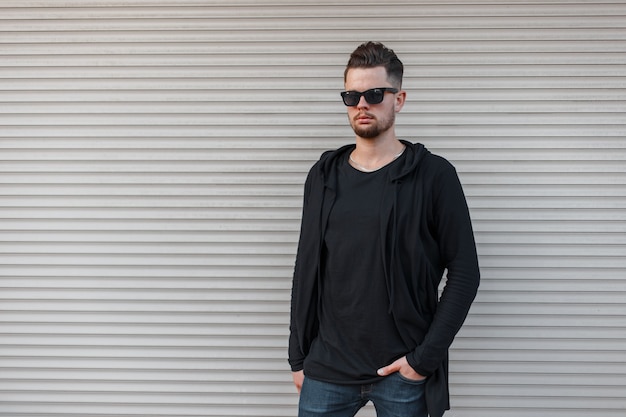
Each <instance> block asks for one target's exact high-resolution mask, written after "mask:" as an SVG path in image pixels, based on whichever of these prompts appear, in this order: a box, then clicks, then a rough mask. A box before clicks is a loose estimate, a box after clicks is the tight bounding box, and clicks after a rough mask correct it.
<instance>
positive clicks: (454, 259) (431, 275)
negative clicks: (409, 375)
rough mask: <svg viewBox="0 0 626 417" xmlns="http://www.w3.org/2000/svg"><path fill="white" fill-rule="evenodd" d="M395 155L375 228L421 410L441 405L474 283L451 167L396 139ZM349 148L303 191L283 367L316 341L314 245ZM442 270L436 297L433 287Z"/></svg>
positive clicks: (439, 409) (474, 266)
mask: <svg viewBox="0 0 626 417" xmlns="http://www.w3.org/2000/svg"><path fill="white" fill-rule="evenodd" d="M403 144H404V145H406V147H407V148H406V151H405V154H406V155H405V157H404V158H403V159H402V161H400V162H401V163H398V164H394V165H393V166H391V167H390V168H391V169H390V170H389V172H388V174H389V183H390V185H391V186H390V187H387V193H388V195H386V196H383V198H382V200H383V201H382V214H381V219H380V220H381V222H380V233H381V242H382V245H383V255H384V256H383V258H384V259H383V263H384V268H385V280H386V282H387V290H388V297H389V311H390V313H391V314H392V315H393V318H394V321H395V323H396V326H397V329H398V331H399V333H400V335H401V337H402V338H403V340H404V343H405V344H406V345H407V346H413V347H414V349H413V350H412V351H411V352H407V360H408V362H409V364H410V365H411V366H412V367H413V368H414V369H415V371H416V372H418V373H419V374H421V375H425V376H428V380H427V382H426V402H427V406H428V411H429V414H430V415H431V416H432V417H440V416H442V415H443V413H444V411H445V410H447V409H449V395H448V382H447V379H448V377H447V364H448V359H447V357H448V348H449V347H450V345H451V344H452V341H453V340H454V337H455V335H456V334H457V332H458V331H459V329H460V328H461V325H462V324H463V321H464V320H465V317H466V316H467V313H468V311H469V308H470V305H471V303H472V301H473V300H474V297H475V296H476V292H477V289H478V285H479V280H480V272H479V268H478V259H477V255H476V245H475V243H474V234H473V231H472V225H471V220H470V216H469V211H468V208H467V203H466V201H465V196H464V194H463V190H462V188H461V184H460V182H459V179H458V176H457V174H456V170H455V169H454V167H453V166H452V165H451V164H450V163H449V162H448V161H446V160H445V159H443V158H441V157H439V156H436V155H434V154H432V153H430V152H429V151H428V150H426V148H425V147H424V146H423V145H421V144H412V143H409V142H406V141H403ZM354 148H355V145H347V146H344V147H342V148H339V149H337V150H335V151H328V152H325V153H324V154H323V155H322V157H321V158H320V160H319V161H318V162H317V163H316V164H315V165H314V166H313V167H312V168H311V170H310V172H309V175H308V177H307V180H306V183H305V189H304V207H303V213H302V225H301V230H300V241H299V245H298V253H297V256H296V263H295V270H294V277H293V287H292V299H291V326H290V330H291V335H290V339H289V363H290V365H291V368H292V370H293V371H299V370H301V369H302V367H303V362H304V358H305V357H306V355H307V353H308V351H309V348H310V346H311V342H312V341H313V340H314V339H315V337H316V336H317V326H318V320H317V311H318V305H319V302H320V300H319V296H320V293H319V291H318V290H319V285H318V283H319V282H320V280H321V276H320V274H321V272H322V269H321V268H320V264H321V248H322V244H323V242H324V233H325V228H326V224H327V221H328V216H329V214H330V211H331V209H332V205H333V202H334V199H335V190H336V181H337V167H338V165H339V164H338V161H340V160H341V158H345V157H346V154H349V153H350V152H352V151H353V150H354ZM446 269H447V282H446V286H445V288H444V291H443V293H442V296H441V299H439V294H438V287H439V283H440V281H441V279H442V277H443V274H444V271H445V270H446Z"/></svg>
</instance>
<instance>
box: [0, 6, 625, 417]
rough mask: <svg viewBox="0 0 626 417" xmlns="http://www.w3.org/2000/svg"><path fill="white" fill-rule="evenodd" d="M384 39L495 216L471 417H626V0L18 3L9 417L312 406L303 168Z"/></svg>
mask: <svg viewBox="0 0 626 417" xmlns="http://www.w3.org/2000/svg"><path fill="white" fill-rule="evenodd" d="M365 40H380V41H383V42H385V43H386V44H388V45H389V46H391V47H392V48H394V49H395V50H396V51H397V52H398V54H399V55H400V56H401V58H402V59H403V61H404V62H405V64H406V67H407V69H406V80H405V87H406V88H407V90H408V94H409V102H408V103H407V105H406V106H405V109H404V111H403V113H402V114H401V115H400V117H399V119H398V123H399V125H400V128H399V133H400V134H401V135H402V137H404V138H408V139H412V140H414V141H420V142H423V143H425V144H426V145H427V146H428V147H429V148H430V149H431V150H432V151H434V152H436V153H439V154H441V155H443V156H445V157H447V158H448V159H450V160H451V161H452V162H453V163H454V164H455V165H456V166H457V168H458V170H459V173H460V177H461V180H462V181H463V183H464V185H465V190H466V194H467V196H468V199H469V203H470V206H471V210H472V216H473V219H474V223H475V229H476V237H477V240H478V243H479V253H480V257H481V265H482V269H483V277H484V278H483V283H482V286H481V289H480V294H479V297H478V299H477V302H476V303H475V305H474V307H473V310H472V314H471V316H470V317H469V319H468V322H467V324H466V326H465V327H464V329H463V330H462V331H461V334H460V335H459V338H458V339H457V341H456V342H455V345H454V349H453V351H452V371H453V373H452V375H451V382H452V393H453V398H452V405H453V410H452V411H451V412H450V413H449V415H450V416H457V417H479V416H480V417H517V416H528V415H535V416H548V415H549V416H552V417H559V416H563V417H565V416H567V417H588V416H590V415H593V416H595V417H617V416H623V414H624V411H625V410H626V399H625V395H624V393H625V392H626V351H625V346H626V257H625V256H624V255H626V210H625V209H626V54H625V52H626V4H625V2H623V1H604V2H593V1H582V0H580V1H576V0H572V1H563V0H554V1H550V2H537V1H535V2H528V1H493V0H485V1H481V2H473V1H450V2H445V3H441V4H440V3H437V2H428V1H412V2H408V1H403V0H397V1H394V2H392V3H389V2H383V1H369V0H367V1H363V0H361V1H352V0H344V1H326V2H323V3H315V4H313V3H312V2H306V1H294V2H283V1H280V0H273V1H271V0H268V1H261V0H259V1H244V0H238V1H225V0H224V1H215V0H214V1H184V0H179V1H177V0H171V1H162V0H150V1H140V0H129V1H121V0H119V1H115V0H111V1H104V0H101V1H100V0H85V1H78V0H65V1H53V0H38V1H35V0H32V1H31V0H25V1H18V0H0V415H2V416H11V417H26V416H29V417H32V416H38V417H41V416H56V417H59V416H68V417H69V416H81V417H91V416H94V417H95V416H98V417H104V416H156V415H158V416H164V417H165V416H172V417H173V416H176V417H183V416H293V415H295V414H296V412H295V404H296V401H297V397H296V395H295V394H294V389H293V387H292V385H291V379H290V374H289V371H288V367H287V364H286V343H287V324H288V309H289V292H290V286H291V282H290V277H291V271H292V265H293V257H294V252H295V243H296V239H297V234H298V226H299V216H300V205H301V195H302V183H303V181H304V176H305V174H306V171H307V170H308V168H309V167H310V165H311V164H312V163H313V161H314V160H315V159H316V158H317V157H318V156H319V154H320V153H321V152H322V151H323V150H325V149H329V148H334V147H337V146H339V145H341V144H344V143H348V142H351V141H352V132H351V131H350V129H349V127H348V124H347V121H346V120H345V115H344V111H345V110H344V108H343V105H342V104H341V103H340V100H339V96H338V91H339V90H341V88H342V78H341V77H342V72H343V66H344V64H345V62H346V60H347V57H348V54H349V53H350V52H351V51H352V50H353V49H354V48H355V47H356V46H357V45H358V44H359V43H360V42H362V41H365ZM360 415H363V416H364V415H373V413H372V410H371V409H369V410H364V412H362V413H361V414H360Z"/></svg>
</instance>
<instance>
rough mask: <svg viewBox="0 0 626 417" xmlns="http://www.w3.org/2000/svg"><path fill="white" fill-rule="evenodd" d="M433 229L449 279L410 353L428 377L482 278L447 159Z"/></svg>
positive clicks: (439, 180)
mask: <svg viewBox="0 0 626 417" xmlns="http://www.w3.org/2000/svg"><path fill="white" fill-rule="evenodd" d="M432 195H433V200H432V204H433V219H434V230H435V232H436V239H437V242H438V247H439V258H440V259H441V261H442V265H441V267H442V268H446V269H447V271H448V272H447V282H446V285H445V288H444V290H443V293H442V295H441V298H440V300H439V303H438V305H437V309H436V312H435V315H434V317H433V321H432V323H431V325H430V327H429V329H428V332H427V333H426V336H425V338H424V341H423V342H422V343H421V344H420V345H419V346H418V347H417V348H416V349H415V351H414V352H412V353H411V354H409V355H407V360H408V362H409V364H410V365H411V366H412V367H413V368H414V369H415V370H416V371H417V372H418V373H420V374H422V375H425V376H429V375H431V374H433V373H434V372H435V371H436V370H437V368H439V366H440V365H441V364H442V363H443V362H444V360H445V358H446V357H447V353H448V349H449V347H450V345H451V344H452V342H453V340H454V337H455V336H456V334H457V332H458V331H459V330H460V328H461V326H462V324H463V322H464V321H465V318H466V317H467V313H468V311H469V309H470V306H471V304H472V302H473V300H474V298H475V296H476V293H477V290H478V285H479V281H480V271H479V267H478V257H477V254H476V244H475V242H474V233H473V230H472V224H471V219H470V215H469V210H468V207H467V203H466V200H465V195H464V193H463V189H462V187H461V183H460V181H459V179H458V176H457V173H456V170H455V169H454V167H453V166H452V165H450V164H449V163H448V162H447V161H446V163H445V164H444V166H443V169H441V170H440V171H439V173H438V174H437V175H436V176H435V180H434V184H433V193H432Z"/></svg>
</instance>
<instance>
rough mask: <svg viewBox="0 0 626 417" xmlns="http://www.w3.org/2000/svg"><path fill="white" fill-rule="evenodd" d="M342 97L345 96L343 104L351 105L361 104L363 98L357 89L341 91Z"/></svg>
mask: <svg viewBox="0 0 626 417" xmlns="http://www.w3.org/2000/svg"><path fill="white" fill-rule="evenodd" d="M341 97H342V98H343V104H345V105H346V106H351V107H352V106H356V105H357V104H359V101H360V100H361V94H360V93H358V92H356V91H344V92H343V93H341Z"/></svg>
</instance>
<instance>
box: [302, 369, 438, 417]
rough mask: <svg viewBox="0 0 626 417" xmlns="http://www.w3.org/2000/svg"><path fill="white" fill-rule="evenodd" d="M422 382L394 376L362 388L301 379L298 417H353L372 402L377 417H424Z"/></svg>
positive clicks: (424, 404) (395, 374)
mask: <svg viewBox="0 0 626 417" xmlns="http://www.w3.org/2000/svg"><path fill="white" fill-rule="evenodd" d="M424 385H425V381H411V380H409V379H406V378H404V377H403V376H402V375H400V373H398V372H396V373H394V374H391V375H389V376H388V377H386V378H384V379H382V380H381V381H379V382H376V383H373V384H366V385H338V384H331V383H328V382H321V381H317V380H314V379H311V378H304V383H303V384H302V390H301V392H300V405H299V409H298V417H321V416H323V417H353V416H354V415H355V414H356V413H357V412H358V411H359V410H360V409H361V408H362V407H363V406H364V405H365V404H367V403H368V402H369V401H372V403H373V404H374V407H375V408H376V415H377V416H378V417H428V412H427V411H426V400H425V398H424Z"/></svg>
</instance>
